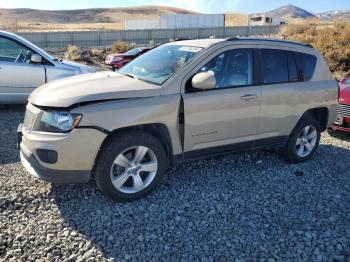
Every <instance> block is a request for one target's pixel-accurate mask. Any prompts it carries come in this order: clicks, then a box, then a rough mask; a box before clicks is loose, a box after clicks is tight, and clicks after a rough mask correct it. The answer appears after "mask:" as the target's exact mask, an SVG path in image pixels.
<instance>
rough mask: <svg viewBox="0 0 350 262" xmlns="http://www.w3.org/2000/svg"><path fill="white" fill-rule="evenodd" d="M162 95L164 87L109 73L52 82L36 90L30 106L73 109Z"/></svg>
mask: <svg viewBox="0 0 350 262" xmlns="http://www.w3.org/2000/svg"><path fill="white" fill-rule="evenodd" d="M160 93H161V86H157V85H153V84H149V83H145V82H143V81H141V80H135V79H134V78H131V77H128V76H124V75H122V74H119V73H114V72H109V71H106V72H99V73H93V74H86V75H79V76H74V77H69V78H65V79H62V80H56V81H52V82H49V83H47V84H45V85H43V86H41V87H39V88H37V89H36V90H35V91H34V92H33V93H32V94H31V95H30V97H29V102H30V103H31V104H34V105H37V106H45V107H70V106H72V105H75V104H80V103H84V102H94V101H96V102H98V101H103V100H113V99H123V98H137V97H151V96H157V95H160Z"/></svg>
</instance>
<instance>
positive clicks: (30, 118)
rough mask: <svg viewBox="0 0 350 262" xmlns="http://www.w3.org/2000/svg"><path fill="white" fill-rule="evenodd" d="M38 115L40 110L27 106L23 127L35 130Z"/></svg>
mask: <svg viewBox="0 0 350 262" xmlns="http://www.w3.org/2000/svg"><path fill="white" fill-rule="evenodd" d="M37 115H38V112H36V111H34V110H33V109H31V108H29V107H27V110H26V114H25V116H24V123H23V128H24V129H25V130H26V131H27V132H31V131H32V130H33V128H34V124H35V120H36V118H37Z"/></svg>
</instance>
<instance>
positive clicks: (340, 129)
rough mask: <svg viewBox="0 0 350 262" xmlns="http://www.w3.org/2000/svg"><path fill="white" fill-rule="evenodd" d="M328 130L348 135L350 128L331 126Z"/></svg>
mask: <svg viewBox="0 0 350 262" xmlns="http://www.w3.org/2000/svg"><path fill="white" fill-rule="evenodd" d="M330 128H332V129H334V130H339V131H343V132H348V133H350V127H344V126H339V125H331V126H330Z"/></svg>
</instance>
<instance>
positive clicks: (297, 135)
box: [282, 116, 321, 163]
mask: <svg viewBox="0 0 350 262" xmlns="http://www.w3.org/2000/svg"><path fill="white" fill-rule="evenodd" d="M307 127H309V129H307ZM307 130H308V134H306V135H305V133H306V131H307ZM314 132H316V133H314ZM312 134H314V135H312ZM311 135H312V136H311ZM311 137H312V139H311ZM320 137H321V127H320V124H319V122H318V121H317V120H316V119H314V118H313V117H311V116H304V117H303V118H302V119H301V120H300V121H299V122H298V124H297V126H296V127H295V128H294V130H293V132H292V133H291V135H290V136H289V138H288V142H287V145H286V147H285V148H283V149H282V156H283V157H284V158H285V159H286V160H287V161H288V162H291V163H303V162H305V161H307V160H309V159H310V158H311V157H312V156H313V155H314V153H315V151H316V150H317V148H318V145H319V143H320ZM309 138H310V139H309ZM297 143H298V144H297ZM310 146H312V149H311V147H310Z"/></svg>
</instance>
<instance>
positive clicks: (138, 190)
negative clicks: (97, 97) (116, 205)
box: [94, 132, 167, 201]
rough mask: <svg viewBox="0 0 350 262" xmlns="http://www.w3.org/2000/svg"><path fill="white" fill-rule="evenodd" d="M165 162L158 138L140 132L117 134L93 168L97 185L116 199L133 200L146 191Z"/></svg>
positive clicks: (159, 175) (158, 179)
mask: <svg viewBox="0 0 350 262" xmlns="http://www.w3.org/2000/svg"><path fill="white" fill-rule="evenodd" d="M166 165H167V161H166V156H165V150H164V148H163V146H162V144H161V143H159V141H158V140H157V139H156V138H155V137H153V136H152V135H149V134H147V133H143V132H133V133H129V134H125V135H122V136H116V137H114V138H112V139H111V140H110V142H109V143H108V145H107V146H105V147H104V148H103V149H102V152H101V155H100V157H99V158H98V161H97V164H96V169H95V174H94V175H95V180H96V184H97V186H98V188H99V189H100V190H101V191H102V192H103V193H104V194H105V195H106V196H108V197H110V198H111V199H113V200H115V201H133V200H136V199H139V198H141V197H144V196H146V195H147V194H149V193H150V192H151V191H152V190H153V189H154V188H155V187H156V186H157V185H158V184H159V183H160V181H161V178H162V176H163V174H164V172H165V169H166Z"/></svg>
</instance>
